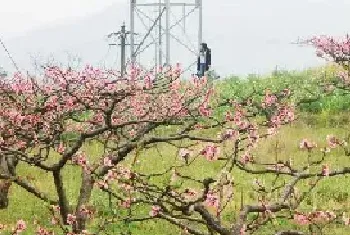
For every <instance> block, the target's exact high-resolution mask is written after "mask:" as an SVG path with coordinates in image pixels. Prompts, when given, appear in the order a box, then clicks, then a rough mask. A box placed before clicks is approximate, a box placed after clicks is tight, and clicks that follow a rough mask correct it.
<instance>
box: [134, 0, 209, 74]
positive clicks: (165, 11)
mask: <svg viewBox="0 0 350 235" xmlns="http://www.w3.org/2000/svg"><path fill="white" fill-rule="evenodd" d="M129 1H130V27H129V30H130V62H131V64H135V63H136V59H137V58H138V57H139V56H140V54H141V53H143V52H144V51H146V50H147V49H149V48H152V46H154V47H153V48H154V50H153V51H152V53H154V65H155V67H157V66H158V65H171V63H174V61H172V57H171V55H172V53H171V48H172V47H171V46H172V45H171V40H175V41H176V43H177V44H178V45H179V46H180V45H181V47H182V48H186V49H187V50H188V51H190V52H191V53H192V55H193V62H192V63H191V65H189V66H188V67H187V68H185V70H187V69H190V68H191V67H192V66H193V65H194V64H195V63H196V59H197V55H198V52H199V47H200V44H201V43H202V35H203V13H202V12H203V6H202V0H182V2H179V1H181V0H177V1H176V0H129ZM179 9H180V10H181V9H182V12H180V13H179V12H178V10H179ZM146 10H148V11H149V10H151V11H152V14H147V13H145V11H146ZM196 12H197V16H196V18H197V17H198V18H197V20H193V19H192V20H191V21H190V22H191V23H192V22H193V21H196V23H195V25H194V27H193V28H194V29H195V30H194V31H196V32H193V30H191V33H192V38H191V39H189V37H188V35H187V29H186V23H185V22H186V19H187V18H189V17H190V16H191V17H192V16H193V15H195V14H196ZM179 15H180V17H179ZM172 17H173V18H175V20H174V19H173V18H172ZM192 18H193V17H192ZM145 20H147V21H148V22H149V25H147V24H146V23H145ZM140 24H142V25H143V28H144V29H145V30H146V33H145V34H144V35H140V34H138V33H139V26H140ZM176 26H178V27H182V30H181V32H176V33H175V29H174V28H175V27H176ZM180 34H183V35H186V37H187V39H188V41H189V44H192V42H195V44H197V45H195V46H194V48H193V44H192V48H191V45H189V44H186V43H184V42H183V41H181V39H179V37H178V36H180ZM193 34H197V35H196V36H197V38H193ZM136 37H137V39H138V42H136ZM149 39H151V42H148V43H147V41H149ZM163 39H165V43H164V41H163ZM173 46H175V45H173ZM176 46H177V45H176ZM163 61H164V62H163Z"/></svg>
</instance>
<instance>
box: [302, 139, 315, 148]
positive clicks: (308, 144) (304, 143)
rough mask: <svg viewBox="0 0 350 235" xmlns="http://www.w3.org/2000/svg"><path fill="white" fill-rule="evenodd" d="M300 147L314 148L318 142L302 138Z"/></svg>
mask: <svg viewBox="0 0 350 235" xmlns="http://www.w3.org/2000/svg"><path fill="white" fill-rule="evenodd" d="M299 147H300V149H307V150H309V151H310V150H312V149H313V148H316V147H317V144H316V143H315V142H311V141H309V140H308V139H302V141H301V142H300V144H299Z"/></svg>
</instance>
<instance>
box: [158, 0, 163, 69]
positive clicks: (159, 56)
mask: <svg viewBox="0 0 350 235" xmlns="http://www.w3.org/2000/svg"><path fill="white" fill-rule="evenodd" d="M158 10H159V12H158V14H159V15H160V14H162V0H159V9H158ZM158 26H159V27H158V49H159V51H158V62H159V65H160V66H163V52H162V35H163V34H162V17H160V18H159V21H158Z"/></svg>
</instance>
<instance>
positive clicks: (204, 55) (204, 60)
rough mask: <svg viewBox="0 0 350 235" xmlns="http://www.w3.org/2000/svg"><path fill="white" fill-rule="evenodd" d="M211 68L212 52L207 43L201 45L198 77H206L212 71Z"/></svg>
mask: <svg viewBox="0 0 350 235" xmlns="http://www.w3.org/2000/svg"><path fill="white" fill-rule="evenodd" d="M210 66H211V50H210V49H209V48H208V45H207V44H206V43H202V44H201V49H200V51H199V56H198V61H197V74H198V77H200V78H201V77H202V76H204V74H205V72H207V71H208V70H209V69H210Z"/></svg>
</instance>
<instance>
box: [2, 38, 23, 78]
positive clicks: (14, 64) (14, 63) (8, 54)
mask: <svg viewBox="0 0 350 235" xmlns="http://www.w3.org/2000/svg"><path fill="white" fill-rule="evenodd" d="M0 43H1V45H2V47H3V48H4V50H5V52H6V53H7V56H8V57H9V58H10V60H11V62H12V64H13V66H14V67H15V68H16V70H17V71H18V72H19V68H18V66H17V64H16V62H15V60H14V59H13V57H12V56H11V54H10V52H9V50H7V48H6V46H5V43H4V42H3V41H2V40H1V38H0Z"/></svg>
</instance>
